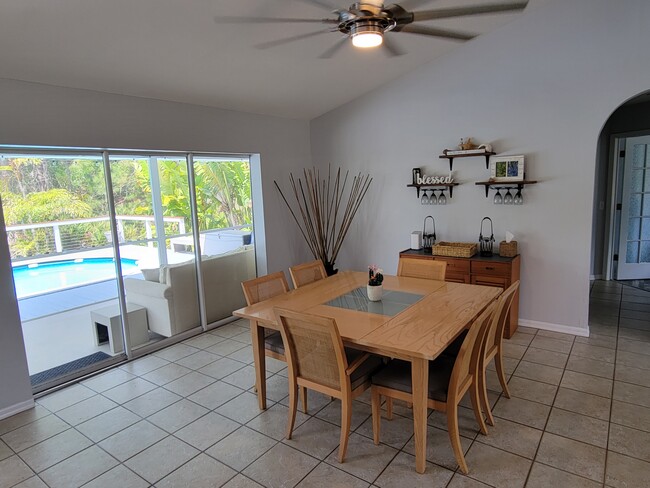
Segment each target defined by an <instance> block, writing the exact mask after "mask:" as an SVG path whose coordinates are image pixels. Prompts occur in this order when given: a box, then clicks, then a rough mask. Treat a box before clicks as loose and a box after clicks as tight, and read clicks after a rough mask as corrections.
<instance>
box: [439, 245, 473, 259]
mask: <svg viewBox="0 0 650 488" xmlns="http://www.w3.org/2000/svg"><path fill="white" fill-rule="evenodd" d="M476 252H477V246H476V244H474V243H472V242H439V243H438V244H436V245H435V246H433V247H432V248H431V253H432V254H433V255H434V256H449V257H454V258H471V257H472V256H474V254H476Z"/></svg>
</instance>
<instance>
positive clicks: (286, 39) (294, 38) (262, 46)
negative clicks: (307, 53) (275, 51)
mask: <svg viewBox="0 0 650 488" xmlns="http://www.w3.org/2000/svg"><path fill="white" fill-rule="evenodd" d="M327 32H332V31H330V30H329V29H324V30H319V31H314V32H307V33H306V34H298V35H297V36H291V37H283V38H282V39H277V40H275V41H270V42H263V43H262V44H256V45H255V47H256V48H258V49H268V48H270V47H275V46H280V45H282V44H286V43H287V42H293V41H299V40H300V39H307V38H309V37H314V36H318V35H320V34H325V33H327Z"/></svg>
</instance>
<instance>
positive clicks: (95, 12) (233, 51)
mask: <svg viewBox="0 0 650 488" xmlns="http://www.w3.org/2000/svg"><path fill="white" fill-rule="evenodd" d="M498 1H500V0H430V1H426V0H422V1H418V0H408V2H409V3H408V5H409V6H410V7H412V9H413V10H421V9H431V8H439V7H440V8H442V7H451V6H466V5H476V4H485V3H497V2H498ZM539 1H543V0H539ZM330 3H333V4H335V5H338V6H340V7H349V4H348V3H346V1H345V0H330ZM533 3H534V2H532V1H531V3H530V4H529V6H528V7H527V9H530V8H531V7H532V6H533ZM239 15H246V16H264V17H273V16H276V17H310V18H311V17H314V18H323V17H328V16H330V15H329V13H328V12H327V10H324V9H322V8H320V7H319V6H317V5H312V4H309V2H308V1H306V0H302V1H300V0H107V1H89V0H2V1H1V2H0V46H2V48H1V49H0V77H1V78H8V79H16V80H23V81H31V82H39V83H47V84H52V85H58V86H66V87H73V88H83V89H90V90H97V91H102V92H109V93H117V94H123V95H133V96H140V97H147V98H154V99H160V100H169V101H177V102H186V103H193V104H198V105H205V106H211V107H218V108H224V109H231V110H239V111H245V112H254V113H262V114H269V115H277V116H283V117H291V118H303V119H311V118H313V117H316V116H318V115H320V114H323V113H325V112H327V111H329V110H331V109H333V108H335V107H337V106H339V105H342V104H345V103H346V102H348V101H350V100H352V99H354V98H356V97H358V96H360V95H362V94H364V93H366V92H368V91H370V90H372V89H374V88H376V87H378V86H380V85H382V84H384V83H386V82H388V81H390V80H392V79H394V78H397V77H399V76H400V75H401V74H403V73H405V72H407V71H409V70H412V69H414V68H415V67H417V66H419V65H422V64H425V63H428V62H430V61H432V60H434V59H435V58H436V57H438V56H441V55H443V54H444V53H446V52H448V51H449V50H451V49H454V48H458V46H461V45H462V43H459V42H455V41H449V40H444V39H438V38H429V37H423V36H417V35H412V34H407V33H394V32H393V33H388V34H386V35H387V36H388V35H391V36H392V37H391V39H392V40H394V42H395V44H397V45H398V46H399V47H400V48H401V49H402V50H403V51H405V52H406V54H404V55H402V56H397V57H388V56H386V55H385V54H384V53H383V52H382V51H381V50H373V51H360V50H357V49H355V48H354V47H352V45H350V44H348V45H346V46H344V47H343V48H342V49H341V50H339V51H338V53H337V54H336V55H335V56H334V57H333V58H331V59H321V58H319V55H321V54H322V53H323V52H324V51H325V50H327V49H328V48H329V47H331V46H332V45H333V44H335V43H336V41H337V40H338V39H340V37H341V34H339V33H337V32H326V33H323V34H321V35H317V36H314V37H310V38H306V39H303V40H299V41H296V42H292V43H288V44H282V45H279V46H276V47H272V48H268V49H259V48H257V47H256V45H258V44H260V43H264V42H268V41H273V40H276V39H280V38H284V37H289V36H293V35H298V34H302V33H308V32H312V31H316V30H321V29H324V28H326V26H324V25H321V24H271V25H267V24H228V25H224V24H217V23H215V21H214V18H215V17H221V16H239ZM519 15H526V11H524V13H518V14H517V13H506V14H499V15H481V16H476V17H471V18H470V17H466V18H462V19H449V20H445V21H437V22H433V21H431V22H424V23H423V24H425V25H430V26H436V27H444V28H450V29H457V30H461V31H465V32H471V33H476V34H482V33H486V32H488V31H490V30H493V29H496V28H498V27H499V26H501V25H503V24H504V23H506V22H509V21H512V20H513V19H515V18H517V16H519ZM470 42H481V39H480V37H479V38H477V39H474V40H472V41H470Z"/></svg>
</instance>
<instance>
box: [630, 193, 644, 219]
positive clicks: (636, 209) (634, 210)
mask: <svg viewBox="0 0 650 488" xmlns="http://www.w3.org/2000/svg"><path fill="white" fill-rule="evenodd" d="M641 198H642V195H641V194H640V193H634V194H633V195H630V217H638V216H640V215H641Z"/></svg>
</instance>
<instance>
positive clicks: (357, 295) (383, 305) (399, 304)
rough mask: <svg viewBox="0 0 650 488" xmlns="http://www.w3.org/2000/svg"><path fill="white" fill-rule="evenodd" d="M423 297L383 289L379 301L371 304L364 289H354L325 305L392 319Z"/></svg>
mask: <svg viewBox="0 0 650 488" xmlns="http://www.w3.org/2000/svg"><path fill="white" fill-rule="evenodd" d="M423 296H424V295H418V294H416V293H406V292H403V291H391V290H386V289H384V292H383V295H382V297H381V300H380V301H378V302H371V301H370V300H368V293H367V292H366V287H365V286H364V287H359V288H355V289H354V290H352V291H349V292H347V293H345V294H343V295H341V296H338V297H336V298H335V299H334V300H330V301H329V302H327V303H325V305H329V306H330V307H339V308H347V309H349V310H357V311H359V312H369V313H376V314H379V315H387V316H389V317H394V316H395V315H397V314H398V313H400V312H402V311H403V310H405V309H406V308H408V307H410V306H411V305H413V304H414V303H415V302H417V301H418V300H419V299H420V298H422V297H423Z"/></svg>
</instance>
